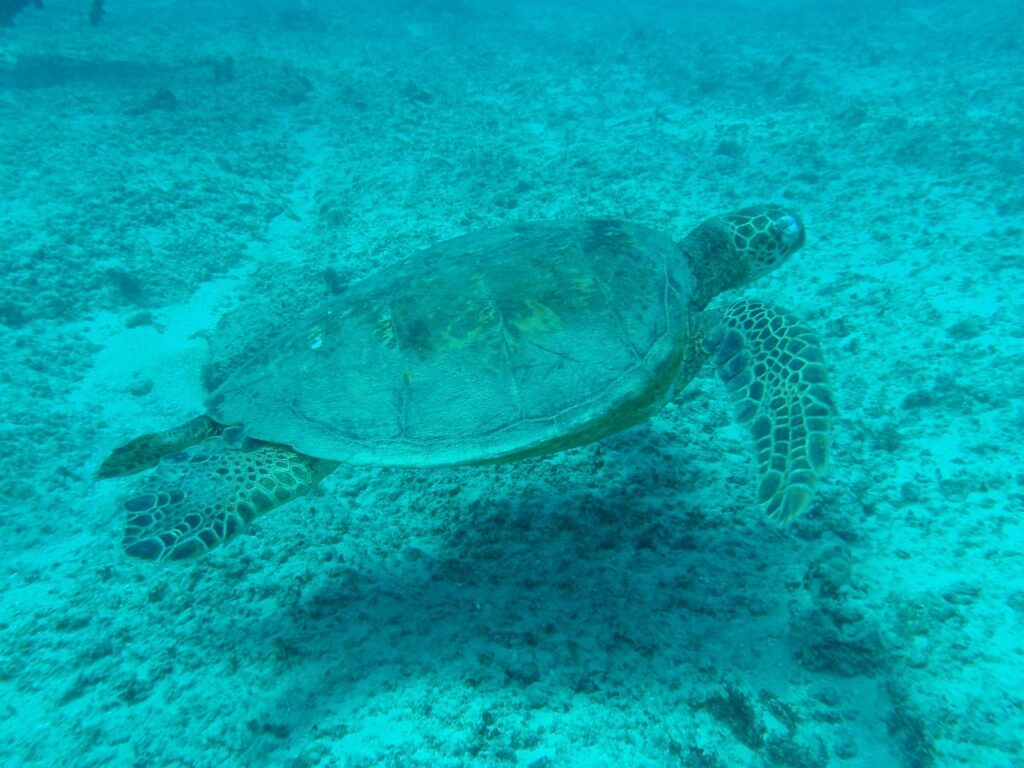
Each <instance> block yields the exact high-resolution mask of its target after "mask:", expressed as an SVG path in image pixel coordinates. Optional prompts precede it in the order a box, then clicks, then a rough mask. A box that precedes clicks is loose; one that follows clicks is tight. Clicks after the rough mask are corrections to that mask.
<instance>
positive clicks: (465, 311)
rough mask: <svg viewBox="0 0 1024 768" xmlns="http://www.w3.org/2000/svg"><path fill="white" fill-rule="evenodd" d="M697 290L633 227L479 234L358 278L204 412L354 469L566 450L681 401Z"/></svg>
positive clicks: (672, 256)
mask: <svg viewBox="0 0 1024 768" xmlns="http://www.w3.org/2000/svg"><path fill="white" fill-rule="evenodd" d="M692 287H693V286H692V276H691V274H690V272H689V269H688V267H687V265H686V263H685V260H684V259H683V258H682V257H681V255H680V252H679V249H678V247H677V246H676V245H675V244H674V243H673V242H672V240H671V239H670V238H668V237H667V236H665V235H663V234H660V233H658V232H655V231H653V230H651V229H648V228H647V227H643V226H640V225H637V224H631V223H627V222H620V221H606V220H601V221H570V222H544V223H527V224H520V225H515V226H510V227H504V228H501V229H495V230H490V231H485V232H479V233H474V234H471V235H466V236H464V237H459V238H456V239H454V240H450V241H447V242H444V243H441V244H439V245H437V246H434V247H433V248H430V249H428V250H426V251H424V252H422V253H420V254H418V255H416V256H414V257H412V258H409V259H406V260H404V261H401V262H398V263H397V264H395V265H394V266H392V267H390V268H388V269H385V270H383V271H381V272H379V273H377V274H375V275H372V276H370V277H368V278H366V279H364V280H362V281H359V282H357V283H354V284H353V285H352V286H351V287H349V288H348V290H346V291H345V293H344V294H343V295H342V296H340V297H338V298H336V299H334V300H332V301H330V302H329V303H327V304H326V305H325V306H323V307H321V308H320V309H319V310H318V311H316V312H314V313H313V314H311V315H308V316H307V317H305V319H303V320H302V321H301V322H299V323H297V324H296V325H295V326H293V327H292V328H291V329H289V330H288V331H286V332H285V333H283V334H282V335H280V336H278V337H277V338H276V339H274V340H273V341H272V342H271V343H269V344H267V345H266V346H265V347H264V348H263V349H262V350H261V351H259V352H258V353H256V354H255V355H253V356H252V357H250V358H249V359H248V360H247V361H246V362H245V363H243V364H242V365H241V366H239V367H238V369H237V370H236V371H235V372H234V373H233V374H232V375H231V376H230V377H228V378H227V380H225V381H224V382H223V383H222V384H221V385H220V386H219V387H218V388H217V389H216V391H214V392H213V393H212V394H211V396H210V399H209V401H208V403H207V406H208V410H209V413H210V415H211V417H213V418H214V419H215V420H217V421H219V422H221V423H224V424H240V425H242V426H243V427H244V430H245V433H246V434H247V435H249V436H250V437H254V438H258V439H261V440H266V441H269V442H275V443H281V444H285V445H288V446H291V447H292V448H294V449H295V450H297V451H299V452H301V453H305V454H308V455H311V456H316V457H319V458H324V459H334V460H338V461H343V462H347V463H353V464H376V465H386V466H412V467H427V466H438V465H453V464H467V463H487V462H496V461H503V460H508V459H513V458H520V457H525V456H530V455H537V454H543V453H548V452H553V451H557V450H562V449H565V448H569V447H572V446H575V445H580V444H583V443H587V442H591V441H593V440H597V439H600V438H602V437H605V436H606V435H608V434H611V433H613V432H616V431H618V430H620V429H623V428H625V427H627V426H630V425H632V424H635V423H637V422H639V421H641V420H643V419H645V418H647V417H648V416H650V415H651V414H652V413H653V412H654V411H655V410H657V409H658V408H660V407H661V406H662V405H663V404H664V403H665V401H666V400H667V399H668V398H669V397H671V394H672V390H673V387H674V384H675V383H676V378H677V374H678V372H679V368H680V365H681V363H682V361H683V357H684V356H685V355H686V350H687V348H688V345H687V344H686V343H685V342H686V339H687V338H688V337H689V336H690V335H691V329H692V323H693V320H694V315H693V313H692V312H691V310H690V301H689V300H690V295H691V293H692Z"/></svg>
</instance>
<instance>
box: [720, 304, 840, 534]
mask: <svg viewBox="0 0 1024 768" xmlns="http://www.w3.org/2000/svg"><path fill="white" fill-rule="evenodd" d="M711 317H713V318H714V322H715V326H714V328H713V329H712V330H711V332H710V333H709V334H708V335H707V338H706V340H705V342H704V350H705V352H707V353H709V354H710V355H711V356H712V360H713V362H714V363H715V365H716V366H717V368H718V373H719V376H720V377H721V379H722V382H723V383H724V384H725V387H726V389H727V390H728V391H729V396H730V398H731V399H732V402H733V406H734V407H735V410H736V418H737V420H738V421H739V422H740V423H741V424H742V425H743V426H745V427H746V428H747V429H748V430H749V431H750V434H751V435H752V436H753V438H754V441H755V444H756V448H757V463H758V470H759V473H760V476H761V481H760V485H759V488H758V494H757V495H758V502H759V503H760V504H761V505H763V507H764V509H765V512H767V514H768V516H769V517H770V518H771V519H772V520H774V521H775V522H777V523H780V524H787V523H789V522H791V521H792V520H794V519H795V518H796V517H798V516H799V515H800V514H801V513H803V511H804V510H805V509H806V508H807V507H808V506H809V504H810V501H811V495H812V493H813V492H814V489H815V487H816V486H817V485H818V481H819V480H820V479H821V476H822V474H823V473H824V471H825V466H826V464H827V463H828V453H829V448H830V446H831V443H832V421H833V420H834V419H835V415H836V407H835V404H834V401H833V397H832V390H831V389H830V388H829V385H828V376H827V374H826V371H825V361H824V357H823V356H822V353H821V347H820V346H819V344H818V339H817V337H816V336H815V334H814V332H813V331H811V329H810V328H808V327H807V326H806V325H804V324H803V323H801V322H800V321H799V320H797V319H796V318H795V317H793V316H792V315H790V314H788V313H787V312H784V311H782V310H780V309H777V308H775V307H771V306H769V305H767V304H765V303H763V302H760V301H741V302H737V303H735V304H732V305H730V306H729V307H727V308H726V309H725V310H722V311H721V312H720V313H713V314H712V315H711Z"/></svg>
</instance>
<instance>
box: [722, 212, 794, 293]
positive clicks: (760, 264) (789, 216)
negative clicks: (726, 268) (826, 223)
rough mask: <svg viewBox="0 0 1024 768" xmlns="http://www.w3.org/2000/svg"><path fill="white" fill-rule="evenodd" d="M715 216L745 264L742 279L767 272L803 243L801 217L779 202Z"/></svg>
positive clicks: (760, 275) (751, 278) (749, 279)
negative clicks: (744, 275) (778, 203)
mask: <svg viewBox="0 0 1024 768" xmlns="http://www.w3.org/2000/svg"><path fill="white" fill-rule="evenodd" d="M719 219H721V221H722V223H723V224H724V225H725V227H726V229H727V231H728V234H729V239H730V240H731V242H732V248H733V250H734V251H735V253H736V256H737V258H738V259H739V261H740V264H741V265H742V266H744V267H746V278H745V279H744V280H743V282H745V283H746V282H750V281H751V280H757V279H758V278H759V277H762V276H764V275H767V274H768V273H769V272H771V271H772V270H773V269H775V268H776V267H777V266H779V265H780V264H781V263H782V262H784V261H785V260H786V259H788V258H789V257H790V256H792V255H793V254H794V253H796V252H797V251H798V250H800V248H801V246H803V244H804V223H803V221H801V220H800V217H799V216H797V215H796V214H795V213H793V212H791V211H789V210H787V209H785V208H783V207H782V206H781V205H754V206H751V207H749V208H741V209H740V210H738V211H736V212H734V213H727V214H725V215H724V216H720V217H719Z"/></svg>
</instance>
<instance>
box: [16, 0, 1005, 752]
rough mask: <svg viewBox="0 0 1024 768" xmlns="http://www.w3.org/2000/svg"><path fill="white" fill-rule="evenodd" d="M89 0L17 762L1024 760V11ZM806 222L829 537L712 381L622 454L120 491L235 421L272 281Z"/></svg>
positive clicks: (38, 193)
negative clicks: (151, 442)
mask: <svg viewBox="0 0 1024 768" xmlns="http://www.w3.org/2000/svg"><path fill="white" fill-rule="evenodd" d="M85 5H86V4H85V3H84V2H81V3H76V2H72V0H62V1H61V2H58V1H57V0H54V1H53V2H49V3H47V7H46V9H45V10H36V9H35V8H27V9H26V10H25V11H24V12H23V13H22V14H20V15H19V16H18V17H17V19H16V25H15V26H14V27H12V28H9V29H0V126H2V130H0V189H2V190H3V194H2V195H0V270H2V274H3V276H4V288H3V290H2V292H0V331H2V332H0V361H2V366H0V403H2V409H0V436H2V441H3V446H4V451H3V454H2V456H0V498H2V499H3V502H2V504H0V558H2V559H0V566H2V571H0V633H2V634H0V637H2V643H0V763H2V764H3V765H4V766H11V767H12V768H13V767H14V766H56V765H61V766H76V767H81V768H86V767H92V766H122V765H123V766H142V765H146V766H151V765H157V766H190V767H194V768H204V767H205V766H228V765H230V766H294V767H296V768H299V767H300V766H309V767H310V768H313V767H320V768H327V767H328V766H339V767H340V766H345V767H351V768H354V767H356V766H366V767H369V766H403V767H404V766H452V767H454V766H503V765H508V766H524V767H525V766H529V767H530V768H543V767H544V766H549V767H551V768H554V767H555V766H615V767H619V766H621V767H627V766H652V767H654V766H693V767H697V766H700V767H715V766H722V767H725V766H729V767H730V768H732V767H734V766H735V767H745V766H751V767H759V766H784V767H787V768H810V767H812V766H813V767H817V766H826V765H827V766H840V767H842V768H855V767H856V768H877V767H878V766H894V767H896V768H902V767H904V766H905V767H907V768H925V767H927V766H988V767H990V768H1021V767H1022V766H1024V694H1022V693H1021V692H1022V691H1024V640H1022V637H1024V635H1022V629H1024V561H1022V556H1021V551H1022V546H1024V521H1022V514H1024V470H1022V461H1021V459H1022V454H1024V451H1022V448H1021V435H1022V433H1024V376H1022V375H1021V373H1022V367H1024V324H1022V317H1024V298H1022V295H1024V294H1022V291H1021V287H1020V286H1021V285H1022V284H1024V251H1022V239H1024V187H1022V186H1021V182H1020V180H1021V178H1022V176H1024V138H1022V137H1024V132H1022V129H1021V127H1022V126H1024V77H1022V75H1021V72H1022V69H1021V58H1022V56H1024V25H1022V24H1021V22H1020V18H1019V9H1017V8H1015V3H1013V2H1005V3H1001V4H1000V3H995V2H992V3H986V4H982V5H980V6H972V7H971V8H970V9H966V8H965V7H964V4H962V3H958V2H953V1H952V0H951V1H950V2H901V3H896V4H892V3H877V4H858V5H852V6H851V5H850V4H838V3H835V4H833V3H819V2H814V3H806V4H801V3H796V2H787V3H775V4H765V3H759V4H753V3H736V4H732V5H728V6H726V5H724V4H723V5H718V4H711V3H708V4H702V3H695V4H692V5H688V6H687V8H686V9H685V10H675V11H672V12H666V11H664V10H659V9H658V8H657V7H656V6H657V5H658V4H655V3H650V4H649V6H642V7H638V8H634V9H633V10H626V6H624V5H619V4H616V3H608V4H606V5H600V4H593V3H583V2H575V3H558V4H552V3H541V2H533V3H531V2H519V3H501V4H498V3H492V4H484V3H477V2H472V1H471V0H465V1H464V2H460V0H424V1H423V2H415V1H414V0H395V2H393V3H385V4H379V5H378V4H358V5H355V4H354V7H347V6H346V7H341V6H338V5H336V4H335V5H329V4H326V3H316V2H309V3H303V4H296V5H294V6H292V5H287V4H285V5H281V4H271V3H249V4H247V5H246V6H244V9H243V10H237V9H235V10H230V9H224V8H223V7H221V9H220V10H218V11H217V12H213V11H211V10H210V9H209V6H210V4H206V3H198V2H152V3H142V2H137V3H133V4H128V3H127V2H124V3H115V2H113V1H112V0H111V2H108V3H107V4H106V7H107V10H108V15H107V17H106V18H105V19H104V21H103V23H102V24H101V25H100V26H99V27H98V28H93V27H91V26H89V24H88V22H87V20H86V18H85V17H86V13H87V12H86V10H85V8H84V6H85ZM721 8H726V10H721ZM764 200H773V201H778V202H781V203H784V204H786V205H788V206H792V207H794V208H795V209H796V210H799V211H800V212H801V214H802V215H803V217H804V219H805V221H806V224H807V230H808V238H807V245H806V246H805V248H804V249H803V251H801V252H800V253H799V254H798V255H797V256H796V257H794V258H793V259H792V260H791V262H790V263H788V264H786V265H785V266H784V267H783V268H782V269H780V270H778V271H777V272H775V273H773V274H772V275H770V276H768V277H766V278H764V279H762V280H761V281H759V282H758V283H757V284H756V285H754V286H751V287H750V288H749V289H747V290H745V291H744V294H745V295H750V296H758V297H762V298H764V299H767V300H769V301H772V302H775V303H778V304H781V305H783V306H786V307H787V308H789V309H790V310H791V311H792V312H794V313H795V314H797V315H799V316H801V317H802V318H804V319H805V320H806V321H807V322H808V324H810V325H812V326H813V327H814V328H815V329H817V330H818V332H819V333H820V336H821V339H822V343H823V345H824V347H825V350H826V353H827V356H828V362H829V368H830V372H831V377H832V382H833V386H834V389H835V391H836V393H837V400H838V403H839V407H840V418H839V420H838V424H837V431H836V440H835V446H834V451H833V458H832V465H831V468H830V470H829V473H828V476H827V478H826V481H825V482H824V484H823V486H822V487H821V489H820V492H819V494H818V495H817V497H816V501H815V503H814V506H813V508H812V510H811V511H810V512H809V513H808V514H807V515H806V516H805V517H803V518H802V519H800V520H799V521H798V522H797V523H796V524H795V525H793V526H792V527H790V528H788V529H786V530H780V529H778V528H777V527H774V526H772V525H771V524H769V523H768V522H767V521H765V520H763V519H761V517H760V516H759V515H758V514H757V512H756V510H755V504H754V499H755V495H756V478H755V475H754V461H753V455H752V449H751V446H750V445H749V444H748V439H747V437H746V435H745V434H744V433H743V431H742V430H741V429H740V427H738V426H736V425H735V424H734V423H733V421H732V418H731V414H730V410H729V406H728V402H727V400H726V398H725V395H724V392H723V391H722V390H721V388H720V385H719V382H718V380H717V377H716V376H715V375H714V372H713V371H710V370H709V371H708V372H707V373H706V374H705V375H702V376H701V377H700V378H699V379H698V380H697V381H695V382H694V383H693V384H692V385H691V387H690V388H689V389H688V390H687V392H686V393H685V394H684V395H683V396H682V397H681V398H680V399H679V400H678V402H676V403H673V404H672V405H670V406H669V407H667V408H666V409H665V410H664V411H663V412H661V413H660V414H659V415H658V416H657V417H656V418H655V419H653V420H652V421H651V422H650V423H648V424H645V425H643V426H640V427H637V428H634V429H632V430H630V431H627V432H625V433H622V434H620V435H618V436H616V437H614V438H611V439H609V440H606V441H604V442H602V443H600V444H597V445H592V446H589V447H585V448H581V449H577V450H573V451H570V452H567V453H564V454H561V455H557V456H554V457H551V458H547V459H536V460H530V461H525V462H521V463H518V464H514V465H504V466H498V467H486V468H472V469H460V470H443V471H406V472H401V471H387V470H375V469H349V470H345V471H339V472H336V473H335V474H334V475H332V476H331V477H329V478H328V479H327V480H325V481H324V482H323V483H322V485H321V486H320V488H319V490H318V492H317V493H316V494H315V495H313V496H312V497H308V498H307V499H304V500H302V501H299V502H295V503H293V504H291V505H289V506H286V507H284V508H282V509H279V510H277V511H276V512H274V513H273V514H272V515H268V516H266V517H264V518H260V519H259V520H257V521H256V523H255V524H254V525H253V526H252V527H251V529H250V532H249V533H250V534H251V535H245V536H243V537H242V538H241V539H240V540H239V541H237V542H235V543H232V544H231V545H229V546H227V547H225V548H224V549H222V550H218V551H217V552H215V553H213V554H211V555H209V556H208V557H205V558H203V559H201V560H198V561H194V562H191V563H188V564H184V565H173V566H171V565H167V566H154V565H152V564H147V563H144V562H137V561H134V560H131V559H129V558H127V557H125V556H124V555H123V553H122V552H121V549H120V536H121V528H122V525H123V520H122V519H121V514H120V512H119V511H118V508H117V499H118V497H119V496H120V495H121V494H123V493H124V491H125V489H126V488H127V487H128V484H127V483H126V482H125V481H105V482H102V483H98V482H95V481H94V479H93V476H94V473H95V471H96V468H97V466H98V465H99V463H100V462H101V461H102V460H103V458H104V456H105V455H106V454H107V453H108V452H109V451H110V450H111V449H113V448H114V447H115V446H117V445H119V444H121V443H123V442H125V441H126V440H128V439H130V438H131V437H133V436H135V435H137V434H140V433H142V432H146V431H152V430H156V429H163V428H167V427H170V426H172V425H174V424H177V423H179V422H181V421H183V420H185V419H187V418H190V417H191V416H193V415H195V414H196V413H198V412H199V411H200V410H201V408H202V400H203V396H204V393H203V388H202V384H201V369H202V366H203V363H204V361H205V360H206V354H207V349H208V345H209V341H208V340H209V338H210V336H211V334H213V333H214V331H215V329H216V328H217V322H218V319H219V318H220V317H221V316H222V315H224V314H225V313H228V312H230V311H232V310H234V309H236V308H238V307H239V306H240V305H242V304H243V303H244V302H246V301H248V300H251V298H252V297H253V296H261V295H280V293H281V292H280V291H279V284H280V283H281V281H285V282H286V284H288V285H292V284H299V283H296V280H297V279H305V280H307V281H308V282H307V284H308V285H309V286H310V288H309V290H310V291H311V292H313V293H312V294H309V295H294V296H289V295H288V294H289V292H284V293H285V294H286V295H285V296H284V297H283V298H282V299H281V300H280V302H278V305H277V306H275V307H272V308H270V309H268V311H269V312H277V313H279V315H280V316H281V317H288V316H289V315H290V314H292V313H293V312H297V311H299V310H298V309H297V308H299V307H302V306H305V305H307V304H308V303H309V302H310V296H311V295H314V294H315V292H317V291H320V292H323V291H325V290H330V289H333V288H334V287H336V286H337V285H338V284H344V283H345V282H347V281H349V280H352V279H356V278H358V277H360V276H362V275H365V274H368V273H370V272H372V271H373V270H376V269H379V268H381V267H384V266H386V265H387V264H389V263H391V262H393V261H395V260H396V259H398V258H401V257H404V256H406V255H409V254H411V253H414V252H415V251H416V250H418V249H420V248H424V247H426V246H428V245H430V244H432V243H435V242H438V241H440V240H443V239H446V238H448V237H452V236H455V235H458V234H462V233H465V232H469V231H473V230H477V229H482V228H485V227H488V226H492V225H497V224H500V223H503V222H513V221H526V220H532V219H554V218H565V217H619V218H627V219H631V220H635V221H639V222H642V223H645V224H648V225H650V226H653V227H656V228H658V229H662V230H664V231H666V232H669V233H672V234H673V235H674V236H677V237H679V236H682V235H684V234H685V233H686V232H687V231H689V229H690V228H692V227H693V226H694V225H696V224H698V223H699V222H700V221H702V220H703V219H704V218H706V217H707V216H709V215H712V214H715V213H719V212H724V211H728V210H731V209H734V208H738V207H740V206H742V205H745V204H748V203H751V202H757V201H764ZM275 290H278V293H277V294H274V291H275ZM300 293H301V292H300ZM292 302H294V303H292Z"/></svg>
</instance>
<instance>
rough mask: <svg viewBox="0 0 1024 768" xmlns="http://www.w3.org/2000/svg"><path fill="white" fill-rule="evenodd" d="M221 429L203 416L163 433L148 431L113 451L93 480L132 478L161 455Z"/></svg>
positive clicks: (187, 445) (198, 440) (191, 444)
mask: <svg viewBox="0 0 1024 768" xmlns="http://www.w3.org/2000/svg"><path fill="white" fill-rule="evenodd" d="M223 429H224V428H223V427H222V426H221V425H220V424H218V423H217V422H215V421H214V420H213V419H211V418H210V417H209V416H206V415H205V414H204V415H202V416H196V417H195V418H194V419H192V420H191V421H186V422H185V423H184V424H179V425H178V426H176V427H171V429H165V430H164V431H163V432H151V433H149V434H147V435H141V436H139V437H136V438H135V439H134V440H130V441H129V442H127V443H125V444H124V445H122V446H120V447H118V448H115V449H114V450H113V451H111V452H110V455H109V456H107V458H105V459H104V460H103V463H102V464H101V465H100V468H99V470H97V472H96V477H97V479H99V480H103V479H105V478H108V477H125V476H126V475H134V474H135V473H137V472H141V471H143V470H144V469H151V468H152V467H155V466H156V465H157V463H158V462H159V461H160V459H161V458H162V457H163V456H166V455H167V454H169V453H176V452H178V451H183V450H185V449H186V448H191V447H192V446H193V445H198V444H199V443H201V442H203V441H204V440H206V439H208V438H210V437H215V436H216V435H219V434H220V433H221V431H222V430H223Z"/></svg>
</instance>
